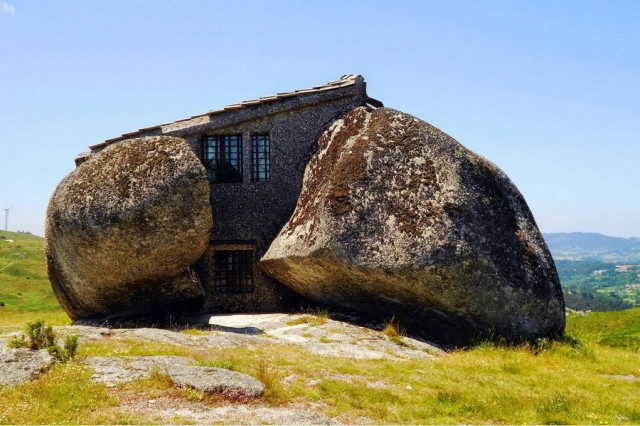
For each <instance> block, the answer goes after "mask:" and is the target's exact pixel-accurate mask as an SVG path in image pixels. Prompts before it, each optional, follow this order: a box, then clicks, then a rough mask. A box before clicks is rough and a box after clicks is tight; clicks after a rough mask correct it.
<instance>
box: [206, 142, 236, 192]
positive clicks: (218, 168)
mask: <svg viewBox="0 0 640 426" xmlns="http://www.w3.org/2000/svg"><path fill="white" fill-rule="evenodd" d="M203 145H204V155H203V158H204V164H205V167H206V169H207V174H208V176H209V182H211V183H242V136H241V135H225V136H208V137H206V138H205V140H204V144H203Z"/></svg>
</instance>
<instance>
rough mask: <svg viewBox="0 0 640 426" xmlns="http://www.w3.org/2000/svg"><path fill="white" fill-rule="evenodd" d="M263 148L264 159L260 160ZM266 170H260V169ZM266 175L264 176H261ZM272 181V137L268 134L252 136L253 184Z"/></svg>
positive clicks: (254, 134)
mask: <svg viewBox="0 0 640 426" xmlns="http://www.w3.org/2000/svg"><path fill="white" fill-rule="evenodd" d="M259 148H262V149H263V151H262V153H263V155H265V153H266V156H264V157H263V158H260V157H259V156H260V153H261V151H260V150H259ZM261 166H262V167H264V168H265V169H264V170H260V167H261ZM260 174H264V176H262V177H261V176H260ZM269 181H271V135H270V134H269V133H268V132H261V133H252V134H251V182H255V183H262V182H269Z"/></svg>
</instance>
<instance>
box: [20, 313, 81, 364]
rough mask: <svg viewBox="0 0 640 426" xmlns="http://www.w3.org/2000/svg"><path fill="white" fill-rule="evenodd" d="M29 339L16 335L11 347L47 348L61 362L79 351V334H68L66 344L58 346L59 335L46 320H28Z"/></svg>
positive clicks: (26, 329) (27, 331) (36, 349)
mask: <svg viewBox="0 0 640 426" xmlns="http://www.w3.org/2000/svg"><path fill="white" fill-rule="evenodd" d="M25 332H26V333H27V337H28V340H27V339H25V337H24V335H21V336H20V337H14V338H13V339H12V340H11V341H10V342H9V347H10V348H27V349H29V350H32V351H39V350H42V349H46V350H47V351H48V352H49V353H50V354H51V356H52V357H53V358H54V359H55V360H56V361H57V362H61V363H65V362H67V361H69V360H70V359H72V358H74V357H75V356H76V352H77V351H78V336H67V337H66V338H65V339H64V345H63V346H62V347H60V346H58V343H57V341H58V336H56V333H55V331H53V328H52V327H51V326H50V325H46V324H45V322H44V320H41V319H38V320H36V321H35V322H28V323H27V326H26V328H25Z"/></svg>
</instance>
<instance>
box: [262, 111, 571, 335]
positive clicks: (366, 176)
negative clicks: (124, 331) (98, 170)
mask: <svg viewBox="0 0 640 426" xmlns="http://www.w3.org/2000/svg"><path fill="white" fill-rule="evenodd" d="M260 266H261V268H262V269H263V270H264V271H266V272H267V273H268V274H269V275H271V276H272V277H273V278H275V279H276V280H278V281H280V282H281V283H283V284H286V285H287V286H288V287H290V288H291V289H293V290H294V291H296V292H298V293H300V294H302V295H303V296H305V297H307V298H309V299H311V300H313V301H316V302H318V303H322V304H325V305H330V306H336V307H339V308H346V309H352V310H356V311H364V312H372V313H376V314H382V315H388V316H392V315H394V316H395V317H396V318H397V319H400V321H401V323H402V324H403V325H404V326H406V327H408V328H409V329H410V330H411V331H413V332H417V333H420V334H423V335H426V336H429V337H432V338H438V339H440V340H441V341H445V342H451V343H460V342H465V341H468V340H469V339H471V338H473V337H475V336H478V335H483V334H493V335H496V336H504V337H507V338H512V339H521V338H531V337H541V336H556V335H559V334H560V333H561V332H562V331H563V329H564V321H565V318H564V300H563V295H562V290H561V287H560V283H559V280H558V276H557V273H556V269H555V265H554V263H553V260H552V258H551V255H550V253H549V250H548V248H547V246H546V244H545V243H544V240H543V239H542V236H541V234H540V231H539V230H538V228H537V225H536V223H535V221H534V219H533V216H532V214H531V212H530V210H529V208H528V207H527V204H526V202H525V200H524V198H523V197H522V195H521V194H520V193H519V192H518V190H517V189H516V187H515V186H514V185H513V183H511V181H510V180H509V179H508V177H507V176H506V175H505V174H504V173H503V172H502V171H500V170H499V169H498V168H497V167H496V166H495V165H494V164H492V163H490V162H489V161H487V160H485V159H483V158H481V157H479V156H478V155H476V154H474V153H472V152H470V151H469V150H467V149H466V148H464V147H463V146H462V145H460V144H459V143H458V142H456V141H455V140H454V139H452V138H451V137H449V136H448V135H446V134H444V133H443V132H441V131H440V130H438V129H436V128H434V127H433V126H431V125H429V124H427V123H425V122H423V121H421V120H418V119H416V118H414V117H412V116H410V115H407V114H404V113H401V112H398V111H394V110H391V109H386V108H380V109H376V110H374V111H373V112H368V111H367V110H366V109H364V108H358V109H355V110H353V111H351V112H350V113H348V114H347V115H346V116H345V117H344V118H343V119H341V120H338V121H336V122H335V123H334V124H333V125H332V126H331V127H330V128H329V129H327V130H326V131H325V132H324V134H323V135H322V136H321V138H320V140H319V150H318V152H317V153H316V154H315V155H314V156H313V158H312V159H311V161H310V163H309V164H308V165H307V169H306V172H305V176H304V184H303V190H302V194H301V196H300V199H299V200H298V204H297V206H296V209H295V212H294V213H293V215H292V216H291V218H290V220H289V221H288V223H287V224H286V225H285V226H284V227H283V229H282V231H281V232H280V234H279V235H278V237H277V238H276V239H275V241H273V243H272V244H271V246H270V248H269V250H268V252H267V253H266V254H265V255H264V257H263V258H262V259H261V262H260Z"/></svg>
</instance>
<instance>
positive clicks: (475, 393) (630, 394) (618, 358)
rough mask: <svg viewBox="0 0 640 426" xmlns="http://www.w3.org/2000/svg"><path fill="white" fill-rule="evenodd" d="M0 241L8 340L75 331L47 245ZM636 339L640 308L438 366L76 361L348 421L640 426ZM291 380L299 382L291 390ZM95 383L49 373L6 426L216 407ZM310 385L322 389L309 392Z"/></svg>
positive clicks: (19, 392) (15, 393) (205, 358)
mask: <svg viewBox="0 0 640 426" xmlns="http://www.w3.org/2000/svg"><path fill="white" fill-rule="evenodd" d="M0 235H5V236H7V238H10V239H14V240H15V241H16V243H15V244H17V245H20V246H21V248H19V249H18V248H15V247H14V248H7V247H6V246H7V244H6V243H4V242H0V246H2V249H0V250H1V251H0V262H4V263H1V264H0V265H1V266H0V269H2V271H0V272H1V273H0V280H1V282H0V284H1V285H0V298H2V299H1V300H2V301H4V302H5V306H4V307H0V327H1V328H2V330H4V331H8V330H15V331H18V330H21V329H22V328H23V327H24V324H25V323H26V322H28V321H33V320H35V319H36V318H42V319H44V320H45V321H47V323H53V324H65V323H69V319H68V318H67V317H66V315H64V313H63V312H62V311H61V310H60V308H59V307H57V305H55V301H54V300H52V294H51V292H50V290H48V289H47V288H48V283H46V280H44V279H42V277H40V278H38V277H39V274H44V268H43V266H42V264H43V263H44V258H43V255H42V252H41V245H42V240H41V239H39V238H37V237H33V236H27V235H24V234H12V233H1V232H0ZM22 246H24V247H28V248H27V249H25V251H24V252H26V253H27V257H22V255H20V256H13V255H12V254H11V253H15V252H20V250H22ZM38 250H40V252H38ZM30 256H33V257H30ZM37 256H40V257H39V258H38V257H37ZM14 257H15V259H14ZM34 259H35V260H37V259H39V262H41V263H40V264H39V263H38V262H35V261H34ZM24 262H28V263H29V264H28V265H27V264H25V263H24ZM3 268H4V269H3ZM26 277H29V279H27V278H26ZM18 293H19V294H18ZM299 318H302V319H296V320H295V321H296V323H298V324H302V323H305V324H310V325H319V324H324V323H326V321H327V315H326V312H324V313H323V312H314V313H307V314H305V315H302V316H301V317H299ZM290 325H291V324H290ZM185 333H187V334H194V335H198V334H200V333H204V332H202V331H197V330H187V331H185ZM385 334H386V335H387V336H388V337H389V339H393V338H394V336H396V335H397V336H398V337H399V338H401V337H402V333H401V332H400V331H399V330H398V328H397V326H395V325H392V326H391V327H389V329H388V330H386V331H385ZM639 339H640V308H636V309H632V310H627V311H618V312H594V313H591V314H589V315H586V316H573V315H572V316H570V317H569V318H568V319H567V335H566V338H565V339H564V340H563V341H560V342H549V341H540V342H538V343H537V344H535V345H520V346H515V347H514V346H500V345H496V344H492V343H484V344H480V345H478V346H476V347H474V348H472V349H468V350H458V351H454V352H452V353H450V354H448V355H446V356H443V357H440V358H438V359H436V360H420V359H409V360H406V361H397V360H356V359H345V358H327V357H326V356H321V355H315V354H313V353H310V352H306V351H304V350H303V349H301V348H300V347H299V346H294V345H277V344H265V345H261V346H258V347H255V348H247V347H237V348H217V349H203V348H197V347H189V348H187V347H179V346H175V345H171V344H164V343H149V342H140V341H136V340H125V339H119V338H115V337H114V338H110V339H105V340H103V341H90V342H86V343H82V344H81V345H80V346H79V348H78V355H77V359H79V361H81V360H82V358H83V357H86V356H93V355H111V356H125V355H184V356H191V357H193V358H194V359H195V360H196V362H197V363H198V364H199V365H208V366H216V367H221V368H227V369H230V370H233V371H239V372H243V373H246V374H249V375H251V376H253V377H256V378H257V379H258V380H260V381H262V383H264V384H265V387H266V389H267V392H266V394H265V396H264V397H263V399H262V402H263V403H266V404H270V405H273V406H288V405H290V404H293V405H295V404H304V405H305V406H307V407H308V406H314V407H318V409H320V410H322V411H323V412H325V413H326V414H328V415H330V416H335V417H337V419H338V420H340V421H342V422H347V423H365V422H366V423H405V424H406V423H416V424H422V423H439V424H460V423H527V424H559V423H562V424H565V423H577V424H638V423H640V383H639V382H633V381H628V380H620V379H619V378H616V377H615V376H629V375H633V376H635V377H638V378H640V347H639ZM292 376H294V377H295V379H294V380H288V381H285V380H284V378H286V377H292ZM90 377H91V371H89V370H88V369H87V368H85V367H83V366H82V364H81V362H77V361H71V362H68V363H66V364H58V365H54V366H53V367H52V368H51V369H50V370H49V371H48V372H46V373H45V374H43V375H42V376H41V377H40V378H39V379H38V380H37V381H34V382H32V383H29V384H26V385H22V386H17V387H12V388H0V423H2V424H25V423H30V424H65V423H70V424H79V423H82V424H95V423H110V424H124V423H150V422H154V421H162V420H158V419H155V417H153V416H154V414H153V413H152V412H150V413H149V416H147V417H141V416H134V415H131V414H128V413H127V412H125V411H121V410H120V408H119V402H120V401H124V400H127V399H132V400H134V401H137V400H138V399H140V401H144V400H145V398H147V399H149V398H155V397H167V398H174V399H183V400H187V401H194V402H198V403H199V404H203V405H204V406H207V405H212V404H214V405H215V404H219V403H220V401H219V400H215V399H212V398H209V397H206V396H204V395H202V394H200V393H198V392H194V391H192V390H188V389H178V388H176V387H175V386H174V385H173V384H172V383H171V382H170V380H169V379H168V377H166V374H163V372H161V371H158V372H156V373H154V374H152V376H151V377H150V378H148V379H145V380H140V381H137V382H133V383H128V384H125V385H121V386H119V387H116V388H114V389H108V388H105V387H104V386H103V385H100V384H96V383H93V382H91V380H90ZM311 382H313V383H316V384H315V385H313V386H310V385H308V384H309V383H311ZM172 421H175V422H177V423H181V422H183V423H185V422H188V421H189V420H188V419H185V418H176V419H173V420H172Z"/></svg>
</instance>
